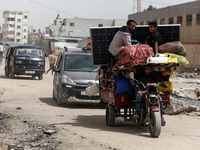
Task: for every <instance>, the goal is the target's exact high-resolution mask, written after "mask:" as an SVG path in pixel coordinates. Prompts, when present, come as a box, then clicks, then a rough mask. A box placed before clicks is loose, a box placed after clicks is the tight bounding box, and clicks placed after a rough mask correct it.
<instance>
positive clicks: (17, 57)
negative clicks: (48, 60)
mask: <svg viewBox="0 0 200 150" xmlns="http://www.w3.org/2000/svg"><path fill="white" fill-rule="evenodd" d="M6 48H7V52H6V58H5V76H6V77H9V76H10V77H11V78H14V76H15V75H31V76H32V77H33V78H35V77H36V76H38V78H39V80H42V79H43V73H44V72H45V56H44V52H43V50H42V48H41V47H38V46H33V45H26V44H6Z"/></svg>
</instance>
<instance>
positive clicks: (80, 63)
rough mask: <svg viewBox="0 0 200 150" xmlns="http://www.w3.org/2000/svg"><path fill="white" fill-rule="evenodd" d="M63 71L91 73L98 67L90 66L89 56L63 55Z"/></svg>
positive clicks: (90, 57) (90, 59)
mask: <svg viewBox="0 0 200 150" xmlns="http://www.w3.org/2000/svg"><path fill="white" fill-rule="evenodd" d="M64 67H65V71H80V72H93V71H94V70H95V69H97V68H98V66H95V65H93V64H92V56H91V55H81V54H79V55H78V54H76V55H72V54H71V55H65V65H64Z"/></svg>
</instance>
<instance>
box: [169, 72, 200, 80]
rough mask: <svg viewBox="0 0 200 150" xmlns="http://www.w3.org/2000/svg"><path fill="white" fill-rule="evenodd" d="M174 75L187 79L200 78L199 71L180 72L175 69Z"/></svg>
mask: <svg viewBox="0 0 200 150" xmlns="http://www.w3.org/2000/svg"><path fill="white" fill-rule="evenodd" d="M172 77H179V78H187V79H199V75H198V73H197V72H178V71H174V73H173V75H172Z"/></svg>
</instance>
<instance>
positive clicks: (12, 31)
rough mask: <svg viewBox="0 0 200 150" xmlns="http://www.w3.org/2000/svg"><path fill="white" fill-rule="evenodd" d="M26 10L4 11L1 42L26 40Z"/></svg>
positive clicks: (27, 14)
mask: <svg viewBox="0 0 200 150" xmlns="http://www.w3.org/2000/svg"><path fill="white" fill-rule="evenodd" d="M28 16H29V12H28V11H4V12H3V18H4V19H5V22H4V24H3V27H2V32H3V43H4V44H5V43H21V44H27V42H28Z"/></svg>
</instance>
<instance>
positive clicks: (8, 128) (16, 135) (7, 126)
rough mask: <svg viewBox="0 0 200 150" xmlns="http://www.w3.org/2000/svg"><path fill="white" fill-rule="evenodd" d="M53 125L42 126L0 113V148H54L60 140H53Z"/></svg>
mask: <svg viewBox="0 0 200 150" xmlns="http://www.w3.org/2000/svg"><path fill="white" fill-rule="evenodd" d="M56 132H57V129H56V128H55V126H44V125H40V124H38V123H36V122H33V121H30V120H28V119H22V118H21V117H19V116H12V115H7V114H1V113H0V134H1V141H0V149H5V150H36V149H44V150H49V149H56V147H58V145H59V144H61V143H62V142H60V141H57V140H55V137H54V134H56Z"/></svg>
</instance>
